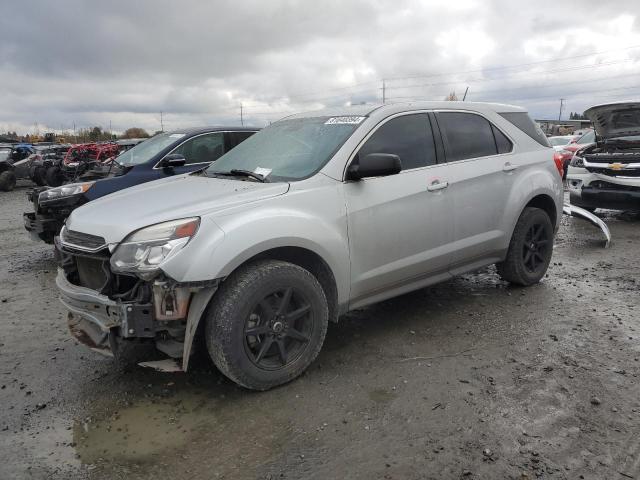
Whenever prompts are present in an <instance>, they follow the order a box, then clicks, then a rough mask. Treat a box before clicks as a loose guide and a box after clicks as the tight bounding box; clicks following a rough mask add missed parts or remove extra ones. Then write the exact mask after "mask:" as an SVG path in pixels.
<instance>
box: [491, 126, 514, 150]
mask: <svg viewBox="0 0 640 480" xmlns="http://www.w3.org/2000/svg"><path fill="white" fill-rule="evenodd" d="M491 129H492V130H493V137H494V138H495V139H496V147H498V153H509V152H510V151H511V150H512V149H513V143H511V140H509V139H508V138H507V136H506V135H505V134H504V133H502V132H501V131H500V130H499V129H498V128H497V127H496V126H495V125H493V124H491Z"/></svg>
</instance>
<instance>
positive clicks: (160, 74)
mask: <svg viewBox="0 0 640 480" xmlns="http://www.w3.org/2000/svg"><path fill="white" fill-rule="evenodd" d="M567 3H571V4H567ZM636 10H637V8H636V5H635V2H631V1H617V2H615V5H612V2H600V1H594V0H589V1H582V2H575V3H574V2H563V3H562V4H560V3H559V2H530V3H529V4H526V5H523V4H522V2H510V1H507V0H504V1H498V0H494V1H491V2H485V1H479V0H458V1H456V2H449V1H444V0H439V1H430V2H425V1H418V0H403V1H393V2H391V1H382V0H371V1H364V0H353V1H348V2H347V1H323V2H311V1H294V0H288V1H287V0H282V1H278V0H270V1H256V0H253V1H234V2H231V1H216V2H201V1H180V2H175V1H174V2H169V1H165V0H161V1H151V0H148V1H135V2H132V1H121V0H119V1H112V2H99V3H98V2H85V1H78V0H76V1H74V0H66V1H57V2H49V1H45V0H41V1H37V2H36V1H24V0H23V1H21V2H11V4H9V6H7V7H5V8H4V10H3V11H4V13H5V14H4V15H2V16H0V130H4V129H7V128H13V129H22V130H23V131H24V132H25V133H26V131H27V130H28V129H30V128H31V129H33V124H34V122H38V123H39V124H42V125H43V126H46V127H47V128H54V129H59V128H61V127H62V128H69V127H70V126H71V125H72V123H75V124H76V125H77V126H88V125H93V124H98V125H103V126H105V125H107V124H108V123H109V122H112V123H113V127H114V128H115V129H124V128H127V127H129V126H131V125H139V126H142V127H145V128H148V129H150V130H155V129H157V128H159V112H160V111H163V112H164V119H165V126H168V127H169V128H174V127H180V126H186V125H189V124H199V123H225V122H233V123H237V122H238V115H239V105H240V103H242V104H243V107H244V113H245V118H247V120H248V121H249V122H251V123H254V124H259V125H263V124H264V123H266V122H268V121H269V120H273V119H277V118H279V117H280V116H282V115H285V114H287V113H289V112H293V111H299V110H308V109H315V108H321V107H322V106H325V105H339V104H345V103H348V102H351V103H361V102H370V101H376V100H378V101H379V100H380V99H381V95H382V89H381V87H382V80H381V79H382V78H385V79H387V80H386V82H385V83H386V92H385V93H386V96H387V98H389V99H391V100H392V101H402V100H407V99H412V98H425V99H440V98H442V97H443V96H444V95H445V94H447V93H448V92H450V91H453V90H455V91H456V92H457V93H458V94H462V93H463V91H464V89H465V88H466V87H467V86H469V87H470V93H469V99H471V100H494V101H508V102H511V103H519V104H523V105H525V106H527V107H528V108H529V109H530V111H531V112H532V113H533V114H534V115H536V116H550V115H553V114H555V112H557V104H558V99H559V98H567V111H571V110H573V111H581V110H583V109H584V108H585V107H586V106H588V105H590V104H593V103H602V102H605V101H608V100H616V99H620V98H623V97H624V96H625V95H628V96H636V97H637V96H638V94H639V93H640V88H638V89H636V90H634V89H633V88H630V87H633V86H634V79H633V77H632V76H631V75H630V74H632V73H637V72H639V71H640V48H636V49H626V50H620V49H621V48H624V47H628V46H633V45H640V31H639V26H638V21H637V18H636V15H637V13H636ZM599 51H604V52H606V53H603V54H601V55H597V56H594V55H590V56H584V57H576V58H574V59H570V60H566V61H560V62H552V63H546V64H545V63H543V64H539V63H536V62H540V61H544V60H548V59H554V58H562V57H567V56H579V55H582V54H589V53H592V52H599ZM525 63H530V64H531V65H528V66H524V67H518V68H507V69H503V68H502V69H501V68H496V67H502V66H505V65H515V64H525ZM594 64H600V66H594ZM418 75H421V77H420V78H398V77H415V76H418ZM625 75H626V76H625ZM598 79H600V80H598ZM585 80H587V81H586V82H585ZM571 82H576V83H571ZM585 92H586V93H585Z"/></svg>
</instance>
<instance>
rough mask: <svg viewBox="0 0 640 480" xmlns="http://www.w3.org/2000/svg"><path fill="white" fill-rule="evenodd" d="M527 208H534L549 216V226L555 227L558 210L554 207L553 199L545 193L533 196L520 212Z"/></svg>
mask: <svg viewBox="0 0 640 480" xmlns="http://www.w3.org/2000/svg"><path fill="white" fill-rule="evenodd" d="M527 207H534V208H539V209H541V210H544V211H545V212H546V213H547V215H549V218H550V219H551V224H552V225H553V227H554V228H556V227H557V225H558V210H557V207H556V202H555V201H554V200H553V198H552V197H551V196H550V195H548V194H546V193H540V194H538V195H536V196H534V197H533V198H531V199H530V200H529V201H528V202H527V204H526V205H525V206H524V207H523V209H522V210H524V209H525V208H527Z"/></svg>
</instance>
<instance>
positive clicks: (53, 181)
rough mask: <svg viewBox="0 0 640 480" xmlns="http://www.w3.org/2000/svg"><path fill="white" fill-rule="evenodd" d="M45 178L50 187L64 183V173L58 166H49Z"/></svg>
mask: <svg viewBox="0 0 640 480" xmlns="http://www.w3.org/2000/svg"><path fill="white" fill-rule="evenodd" d="M45 180H46V181H47V185H49V186H50V187H59V186H60V185H62V184H63V183H64V180H65V178H64V173H62V170H61V169H60V167H55V166H54V167H49V168H48V169H47V173H46V175H45Z"/></svg>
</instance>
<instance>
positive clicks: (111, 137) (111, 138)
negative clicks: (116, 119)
mask: <svg viewBox="0 0 640 480" xmlns="http://www.w3.org/2000/svg"><path fill="white" fill-rule="evenodd" d="M109 140H113V133H112V132H111V120H109Z"/></svg>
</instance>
